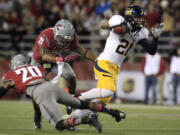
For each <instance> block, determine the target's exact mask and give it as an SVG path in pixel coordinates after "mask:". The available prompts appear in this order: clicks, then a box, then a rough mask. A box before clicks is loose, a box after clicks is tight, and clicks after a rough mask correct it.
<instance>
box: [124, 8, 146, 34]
mask: <svg viewBox="0 0 180 135" xmlns="http://www.w3.org/2000/svg"><path fill="white" fill-rule="evenodd" d="M125 20H126V22H127V23H129V24H130V25H131V28H132V29H131V32H135V31H137V30H139V29H140V28H142V27H143V26H144V11H143V9H142V8H140V7H138V6H133V5H132V6H130V7H128V8H127V9H126V11H125Z"/></svg>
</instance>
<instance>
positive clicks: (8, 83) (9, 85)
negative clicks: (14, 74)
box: [0, 80, 15, 98]
mask: <svg viewBox="0 0 180 135" xmlns="http://www.w3.org/2000/svg"><path fill="white" fill-rule="evenodd" d="M14 86H15V83H14V81H13V80H7V81H4V82H3V84H2V86H1V87H0V98H1V97H3V96H4V95H5V94H6V93H7V92H8V90H9V89H10V88H12V87H14Z"/></svg>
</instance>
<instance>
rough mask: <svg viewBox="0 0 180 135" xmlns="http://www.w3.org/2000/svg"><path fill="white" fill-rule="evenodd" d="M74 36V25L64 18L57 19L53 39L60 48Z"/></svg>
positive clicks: (66, 44)
mask: <svg viewBox="0 0 180 135" xmlns="http://www.w3.org/2000/svg"><path fill="white" fill-rule="evenodd" d="M74 38H75V30H74V26H73V25H72V23H71V22H69V21H68V20H66V19H61V20H59V21H58V22H57V23H56V24H55V26H54V40H55V42H56V45H57V46H58V47H60V48H63V49H65V48H67V47H68V46H69V45H70V44H71V43H72V41H73V40H74Z"/></svg>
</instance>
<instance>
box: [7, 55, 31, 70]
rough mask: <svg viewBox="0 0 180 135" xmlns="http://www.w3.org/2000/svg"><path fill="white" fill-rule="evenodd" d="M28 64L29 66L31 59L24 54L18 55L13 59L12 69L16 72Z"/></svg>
mask: <svg viewBox="0 0 180 135" xmlns="http://www.w3.org/2000/svg"><path fill="white" fill-rule="evenodd" d="M28 64H29V59H28V58H27V57H25V56H24V55H22V54H18V55H15V56H14V57H12V59H11V62H10V69H11V70H15V69H17V68H18V67H22V66H25V65H28Z"/></svg>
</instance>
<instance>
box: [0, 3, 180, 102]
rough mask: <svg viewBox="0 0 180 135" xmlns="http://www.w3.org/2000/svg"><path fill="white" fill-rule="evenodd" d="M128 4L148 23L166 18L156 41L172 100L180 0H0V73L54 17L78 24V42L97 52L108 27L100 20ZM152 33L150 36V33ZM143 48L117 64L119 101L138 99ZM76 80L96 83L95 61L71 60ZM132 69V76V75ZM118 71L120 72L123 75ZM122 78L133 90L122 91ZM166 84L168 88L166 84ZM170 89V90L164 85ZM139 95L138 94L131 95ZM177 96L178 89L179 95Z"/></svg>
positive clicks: (81, 84)
mask: <svg viewBox="0 0 180 135" xmlns="http://www.w3.org/2000/svg"><path fill="white" fill-rule="evenodd" d="M131 4H136V5H139V6H141V7H142V8H144V9H145V13H146V24H145V25H146V27H147V28H148V29H149V30H150V29H151V27H152V26H154V25H155V24H158V23H160V22H164V23H165V27H166V29H165V31H164V33H163V34H162V36H161V38H160V41H159V47H158V48H159V52H160V54H161V56H162V57H163V58H164V59H165V61H166V67H165V78H166V79H165V81H164V88H165V89H164V97H165V99H166V101H169V102H166V103H170V104H171V98H172V95H171V94H172V89H171V86H170V85H171V82H170V78H171V75H170V74H169V60H170V57H171V54H172V53H171V52H173V51H174V50H175V49H176V48H177V47H180V39H179V36H180V1H179V0H169V1H168V0H109V1H107V0H98V1H95V0H0V63H1V64H0V77H2V75H3V74H4V73H5V72H6V71H7V70H8V69H9V68H8V64H9V59H10V57H11V56H13V55H15V54H17V53H23V54H25V55H27V56H29V57H30V56H32V47H33V45H34V41H35V38H36V37H37V35H38V34H39V33H40V32H41V31H42V30H43V29H45V28H47V27H53V26H54V24H55V23H56V21H57V20H59V19H61V18H66V19H68V20H70V21H71V22H72V23H73V24H74V26H75V29H76V32H77V35H78V38H79V44H80V45H81V46H83V47H85V48H88V49H90V50H92V51H93V52H94V53H96V54H97V55H98V54H99V53H100V52H101V51H102V49H103V47H104V43H105V39H106V37H107V35H108V31H104V30H100V28H99V25H100V23H101V22H102V21H103V20H105V19H108V18H110V17H111V16H112V15H113V14H122V12H123V10H124V9H125V8H126V7H128V6H129V5H131ZM150 36H151V35H150ZM144 54H145V52H144V50H143V49H142V48H141V47H139V46H137V47H135V48H133V49H132V50H131V51H130V52H129V55H128V58H127V59H126V60H125V62H124V64H123V65H122V68H121V73H120V76H119V78H121V79H120V80H118V86H117V88H118V89H117V94H116V95H115V96H114V99H118V100H117V101H133V102H134V101H142V100H143V94H144V88H143V86H144V81H143V79H144V75H143V74H142V72H141V66H142V58H143V56H144ZM71 65H72V67H73V69H74V71H75V73H76V76H77V80H78V86H77V90H88V89H91V88H93V87H95V85H96V81H95V80H94V75H93V63H91V62H88V61H85V60H83V59H78V60H77V61H74V62H73V63H71ZM131 73H133V74H134V76H135V78H136V77H139V78H140V79H135V78H132V77H131V75H129V74H131ZM121 74H122V75H121ZM126 79H133V80H134V81H135V80H138V82H137V81H135V83H136V86H140V87H135V88H133V90H132V92H128V93H127V92H123V91H122V90H123V88H122V86H123V82H124V80H126ZM167 86H169V87H167ZM167 88H169V89H167ZM134 97H137V98H134ZM179 97H180V94H179ZM19 98H23V96H22V95H20V94H19V93H17V92H16V91H15V90H12V91H10V92H8V94H7V96H6V97H4V98H3V99H19Z"/></svg>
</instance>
